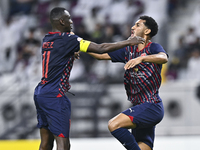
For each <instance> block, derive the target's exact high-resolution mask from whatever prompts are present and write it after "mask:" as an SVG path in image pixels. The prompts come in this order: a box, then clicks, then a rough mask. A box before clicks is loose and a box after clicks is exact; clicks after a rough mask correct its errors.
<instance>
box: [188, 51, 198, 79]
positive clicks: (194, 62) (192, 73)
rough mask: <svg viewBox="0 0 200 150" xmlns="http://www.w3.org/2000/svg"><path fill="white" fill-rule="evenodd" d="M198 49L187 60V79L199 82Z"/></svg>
mask: <svg viewBox="0 0 200 150" xmlns="http://www.w3.org/2000/svg"><path fill="white" fill-rule="evenodd" d="M199 66H200V48H198V49H194V51H193V52H192V53H191V57H190V58H189V60H188V66H187V79H192V80H198V81H200V68H199Z"/></svg>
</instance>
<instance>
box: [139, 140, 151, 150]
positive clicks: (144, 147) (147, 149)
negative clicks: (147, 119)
mask: <svg viewBox="0 0 200 150" xmlns="http://www.w3.org/2000/svg"><path fill="white" fill-rule="evenodd" d="M138 146H139V147H140V149H141V150H152V149H151V147H149V145H147V144H145V143H143V142H138Z"/></svg>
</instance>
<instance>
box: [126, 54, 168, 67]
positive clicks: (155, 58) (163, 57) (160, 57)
mask: <svg viewBox="0 0 200 150" xmlns="http://www.w3.org/2000/svg"><path fill="white" fill-rule="evenodd" d="M142 62H150V63H155V64H164V63H167V62H168V57H167V54H165V53H163V52H160V53H158V54H154V55H147V56H140V57H137V58H134V59H131V60H129V61H128V62H127V63H126V64H125V66H124V69H125V70H127V69H130V68H133V67H135V66H136V65H138V64H140V63H142Z"/></svg>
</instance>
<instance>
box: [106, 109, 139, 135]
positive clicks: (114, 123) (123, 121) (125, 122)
mask: <svg viewBox="0 0 200 150" xmlns="http://www.w3.org/2000/svg"><path fill="white" fill-rule="evenodd" d="M135 127H136V124H134V123H133V122H132V121H131V119H130V118H129V117H128V116H127V115H125V114H123V113H120V114H119V115H117V116H115V117H114V118H112V119H111V120H109V122H108V128H109V130H110V131H111V132H112V131H114V130H116V129H118V128H128V129H130V128H135Z"/></svg>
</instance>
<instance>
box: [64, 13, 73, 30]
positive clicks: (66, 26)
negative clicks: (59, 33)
mask: <svg viewBox="0 0 200 150" xmlns="http://www.w3.org/2000/svg"><path fill="white" fill-rule="evenodd" d="M62 19H63V20H62V21H63V26H64V30H65V32H70V31H71V29H72V24H73V21H72V19H71V17H70V14H69V12H68V11H66V10H65V12H64V15H63V16H62Z"/></svg>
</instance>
